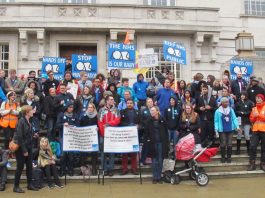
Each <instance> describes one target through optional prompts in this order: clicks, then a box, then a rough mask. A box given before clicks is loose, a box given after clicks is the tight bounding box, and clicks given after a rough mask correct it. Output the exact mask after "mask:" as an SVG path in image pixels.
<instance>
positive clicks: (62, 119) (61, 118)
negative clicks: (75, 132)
mask: <svg viewBox="0 0 265 198" xmlns="http://www.w3.org/2000/svg"><path fill="white" fill-rule="evenodd" d="M64 123H68V124H69V125H72V126H78V117H77V115H76V114H73V116H72V117H68V116H67V115H66V114H65V113H64V112H60V113H59V114H58V116H57V121H56V124H55V128H56V129H59V131H60V132H61V133H62V132H63V126H64Z"/></svg>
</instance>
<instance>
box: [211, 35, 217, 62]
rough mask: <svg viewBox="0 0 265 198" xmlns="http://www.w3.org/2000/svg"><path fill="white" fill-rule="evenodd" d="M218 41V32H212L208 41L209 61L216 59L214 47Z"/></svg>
mask: <svg viewBox="0 0 265 198" xmlns="http://www.w3.org/2000/svg"><path fill="white" fill-rule="evenodd" d="M218 42H219V34H213V35H212V36H211V38H210V43H209V58H210V62H211V63H215V62H216V60H217V55H216V47H217V45H218Z"/></svg>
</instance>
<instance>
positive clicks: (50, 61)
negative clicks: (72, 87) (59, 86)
mask: <svg viewBox="0 0 265 198" xmlns="http://www.w3.org/2000/svg"><path fill="white" fill-rule="evenodd" d="M65 61H66V59H65V58H60V57H43V59H42V69H41V73H42V74H46V73H47V71H49V70H52V71H53V73H54V78H55V79H57V80H63V77H64V71H65Z"/></svg>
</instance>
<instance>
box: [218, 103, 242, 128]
mask: <svg viewBox="0 0 265 198" xmlns="http://www.w3.org/2000/svg"><path fill="white" fill-rule="evenodd" d="M229 108H230V113H229V114H228V116H229V119H230V120H231V126H230V127H231V131H234V130H236V129H238V128H239V125H238V120H237V117H236V114H235V112H234V110H233V108H231V107H229ZM222 109H223V108H222V106H221V107H219V108H218V109H217V110H216V111H215V114H214V129H215V131H217V132H219V133H222V132H226V131H224V129H223V128H224V126H223V121H222V117H223V116H224V112H223V110H222ZM231 131H229V132H231Z"/></svg>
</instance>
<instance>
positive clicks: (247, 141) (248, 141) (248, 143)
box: [246, 140, 250, 155]
mask: <svg viewBox="0 0 265 198" xmlns="http://www.w3.org/2000/svg"><path fill="white" fill-rule="evenodd" d="M246 145H247V152H248V155H249V145H250V140H246Z"/></svg>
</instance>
